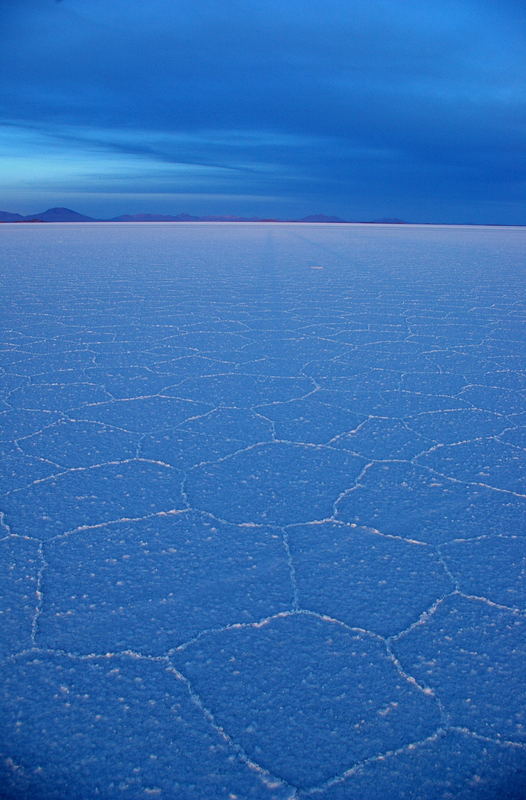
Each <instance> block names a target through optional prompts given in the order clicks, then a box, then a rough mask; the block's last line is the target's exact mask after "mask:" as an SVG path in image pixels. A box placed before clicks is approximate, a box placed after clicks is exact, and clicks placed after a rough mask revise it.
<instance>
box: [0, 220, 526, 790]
mask: <svg viewBox="0 0 526 800" xmlns="http://www.w3.org/2000/svg"><path fill="white" fill-rule="evenodd" d="M24 227H25V229H24ZM2 232H3V234H5V240H6V243H7V244H9V247H10V248H11V252H12V253H16V257H13V259H12V261H11V260H8V263H7V269H6V272H5V275H4V282H5V289H6V292H5V295H6V298H7V302H6V307H5V314H4V318H3V326H4V327H3V329H2V342H1V351H0V363H1V365H2V366H1V374H0V384H1V389H0V398H1V400H2V409H0V448H1V453H2V468H1V469H2V472H1V477H2V492H3V494H2V496H1V497H0V511H1V512H2V515H1V517H0V559H1V562H0V570H1V585H2V598H1V601H0V602H1V605H0V613H1V617H2V630H3V635H2V641H1V650H0V652H1V657H2V659H3V660H2V661H1V670H2V677H3V680H4V686H5V691H4V692H3V694H2V700H1V702H2V718H3V720H4V723H5V724H4V726H3V734H2V737H3V738H2V743H1V745H0V749H1V754H2V758H1V762H0V773H1V779H2V782H3V787H4V788H3V790H2V791H3V792H4V796H5V797H6V798H14V797H16V798H27V800H29V799H30V798H31V800H33V799H34V798H35V797H38V798H41V799H42V800H47V798H56V800H58V798H60V799H61V800H69V799H70V798H71V800H73V799H74V798H75V800H76V798H78V797H80V796H82V797H92V796H97V797H101V798H108V800H109V798H112V799H113V798H115V797H119V796H121V797H128V798H130V800H131V799H132V798H133V799H134V800H135V798H147V797H161V798H163V797H164V798H167V800H173V799H174V798H177V800H201V799H202V800H214V798H226V800H240V799H241V798H243V799H244V798H255V800H259V799H260V798H268V799H269V800H273V799H274V800H293V798H295V800H307V798H320V800H355V799H356V798H358V797H359V798H360V800H375V798H379V797H380V796H382V797H385V796H389V797H393V798H394V800H402V798H405V799H406V800H407V798H412V797H415V796H418V797H419V799H420V798H422V800H439V798H440V799H441V800H443V798H445V797H447V798H448V800H457V799H462V800H493V798H494V797H497V796H498V797H507V798H511V800H515V799H517V800H518V798H522V797H523V796H524V793H525V791H526V776H525V764H526V742H525V730H526V728H525V726H526V719H525V716H524V707H525V706H524V700H525V697H524V695H525V691H526V690H525V683H524V675H523V673H524V670H523V663H524V623H525V610H526V587H525V568H524V565H525V558H526V551H525V542H526V539H525V537H524V533H523V531H524V519H525V513H524V512H525V508H526V506H525V503H526V496H525V494H526V490H525V488H524V463H525V461H524V447H525V439H524V431H525V430H526V426H525V421H526V406H525V399H526V396H525V389H526V364H525V363H524V352H525V348H524V320H525V317H526V305H525V303H524V302H523V300H522V299H521V298H522V294H521V292H522V285H521V284H522V281H523V278H522V273H521V269H522V255H523V252H524V230H522V229H510V230H506V231H503V230H498V229H473V230H470V229H448V228H422V229H420V228H407V229H403V228H401V227H398V228H390V227H385V228H378V229H375V231H374V235H371V230H370V229H367V228H363V227H359V226H332V227H323V226H322V227H320V226H312V227H307V226H302V227H298V226H294V225H290V226H250V225H249V226H244V227H242V228H241V227H239V226H228V225H215V226H197V227H196V226H192V225H178V226H173V225H172V226H170V225H166V226H156V227H155V228H150V227H149V226H128V227H126V228H124V227H122V226H121V227H119V226H115V227H114V226H100V227H99V226H96V225H95V226H88V227H82V226H75V225H69V226H59V225H55V226H35V228H33V229H30V228H28V227H27V226H9V225H4V226H3V229H2ZM57 236H59V237H60V238H61V239H62V240H63V241H62V242H61V245H60V248H58V247H57ZM460 253H462V257H461V256H460ZM130 254H131V256H132V257H131V258H130ZM466 254H469V255H466ZM322 255H323V259H322V258H321V256H322ZM459 264H461V267H459V266H458V265H459ZM313 265H316V266H323V269H311V268H310V267H312V266H313Z"/></svg>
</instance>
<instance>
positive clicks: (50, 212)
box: [24, 207, 95, 222]
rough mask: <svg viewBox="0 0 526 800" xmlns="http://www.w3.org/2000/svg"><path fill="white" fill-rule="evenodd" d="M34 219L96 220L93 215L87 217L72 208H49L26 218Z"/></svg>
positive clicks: (57, 220) (43, 220)
mask: <svg viewBox="0 0 526 800" xmlns="http://www.w3.org/2000/svg"><path fill="white" fill-rule="evenodd" d="M32 219H39V220H41V221H42V222H94V221H95V220H94V219H93V217H87V216H85V214H79V213H78V211H72V209H71V208H61V207H56V208H48V209H47V210H46V211H41V212H39V213H38V214H28V215H27V216H26V217H24V220H26V221H29V220H32Z"/></svg>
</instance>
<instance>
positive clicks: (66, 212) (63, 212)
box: [0, 208, 405, 225]
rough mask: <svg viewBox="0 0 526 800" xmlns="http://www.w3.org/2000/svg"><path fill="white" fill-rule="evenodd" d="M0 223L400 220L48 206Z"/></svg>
mask: <svg viewBox="0 0 526 800" xmlns="http://www.w3.org/2000/svg"><path fill="white" fill-rule="evenodd" d="M0 222H335V223H338V222H368V223H384V224H390V225H394V224H396V225H402V224H404V223H405V220H403V219H396V218H395V217H385V218H382V219H370V220H348V219H341V218H340V217H330V216H327V215H326V214H311V215H310V216H308V217H302V218H301V219H278V218H277V217H276V218H272V219H270V218H266V217H225V216H212V215H209V216H205V217H196V216H193V215H192V214H176V215H175V216H172V215H170V214H122V215H121V216H120V217H113V218H112V219H95V218H94V217H87V216H86V215H85V214H79V213H78V211H72V210H71V209H70V208H48V209H47V211H41V212H39V213H38V214H27V216H23V215H22V214H14V213H12V212H11V211H0Z"/></svg>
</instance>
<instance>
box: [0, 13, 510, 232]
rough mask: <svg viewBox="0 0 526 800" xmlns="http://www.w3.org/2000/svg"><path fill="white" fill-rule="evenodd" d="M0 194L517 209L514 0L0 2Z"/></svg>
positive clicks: (280, 206) (148, 202)
mask: <svg viewBox="0 0 526 800" xmlns="http://www.w3.org/2000/svg"><path fill="white" fill-rule="evenodd" d="M0 26H1V28H0V31H1V32H0V36H1V41H2V47H1V48H0V75H1V76H2V77H1V78H0V108H1V109H2V112H1V119H0V208H2V209H3V210H9V211H18V212H20V213H31V212H36V211H41V210H43V209H44V208H47V207H49V206H53V205H66V206H69V207H71V208H75V209H76V210H78V211H81V212H83V213H87V214H91V215H95V216H101V217H108V216H112V215H116V214H120V213H125V212H132V213H133V212H140V211H145V212H159V213H178V212H181V211H186V212H189V213H195V214H199V213H203V214H205V213H215V214H256V215H273V216H279V217H287V216H289V217H290V216H292V217H294V216H298V217H299V216H303V215H305V214H309V213H317V212H319V213H327V214H336V215H339V216H343V217H346V218H350V219H371V218H375V217H382V216H397V217H403V218H404V219H409V220H412V221H415V222H424V221H437V222H495V223H511V224H526V213H525V211H524V207H525V196H524V188H525V183H526V181H525V178H526V164H525V158H524V157H525V151H526V137H525V123H526V114H525V94H526V88H525V87H526V80H525V78H526V41H525V39H526V36H525V33H526V6H525V5H524V3H523V2H512V1H511V0H499V3H496V2H495V1H494V0H476V1H475V0H473V1H471V0H462V1H461V0H440V2H438V0H426V2H422V0H399V2H395V0H367V1H365V0H363V2H362V0H325V2H324V4H323V5H321V4H320V3H319V2H318V3H313V2H310V1H309V0H287V2H286V3H284V2H282V0H280V2H277V0H258V1H256V0H200V2H199V3H193V4H191V3H188V2H185V3H183V2H179V0H148V2H139V1H138V0H111V1H109V0H60V2H58V1H57V0H4V2H3V6H2V20H1V22H0Z"/></svg>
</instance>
